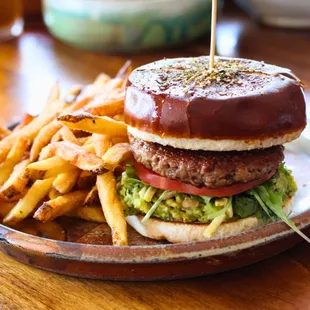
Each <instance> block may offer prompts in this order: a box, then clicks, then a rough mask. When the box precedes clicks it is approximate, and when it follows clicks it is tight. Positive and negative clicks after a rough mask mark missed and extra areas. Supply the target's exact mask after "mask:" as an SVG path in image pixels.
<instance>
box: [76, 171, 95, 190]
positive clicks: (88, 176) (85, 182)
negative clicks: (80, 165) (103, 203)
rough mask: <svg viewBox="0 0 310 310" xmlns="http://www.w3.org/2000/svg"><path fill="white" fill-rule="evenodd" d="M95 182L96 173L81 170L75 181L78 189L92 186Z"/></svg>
mask: <svg viewBox="0 0 310 310" xmlns="http://www.w3.org/2000/svg"><path fill="white" fill-rule="evenodd" d="M95 184H96V175H95V174H93V173H91V172H89V171H85V170H84V171H82V172H81V174H80V177H79V180H78V182H77V185H78V188H79V189H88V188H92V187H93V186H94V185H95Z"/></svg>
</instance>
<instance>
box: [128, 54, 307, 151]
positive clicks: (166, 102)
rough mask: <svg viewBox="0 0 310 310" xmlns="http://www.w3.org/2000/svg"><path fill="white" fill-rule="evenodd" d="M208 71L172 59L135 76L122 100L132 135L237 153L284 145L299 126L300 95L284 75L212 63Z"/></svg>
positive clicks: (251, 64)
mask: <svg viewBox="0 0 310 310" xmlns="http://www.w3.org/2000/svg"><path fill="white" fill-rule="evenodd" d="M208 66H209V57H197V58H177V59H163V60H160V61H156V62H153V63H150V64H148V65H145V66H142V67H140V68H137V69H136V70H134V71H133V72H132V74H131V75H130V77H129V80H128V87H127V94H126V100H125V121H126V123H127V124H128V125H129V128H131V129H132V133H133V134H134V135H138V136H139V135H140V138H143V139H145V140H149V141H154V142H158V143H162V144H170V145H172V146H175V147H181V148H191V149H207V150H213V149H215V150H217V149H219V148H220V149H222V150H230V149H236V150H239V149H240V150H241V149H251V148H256V147H266V145H265V144H267V146H272V145H274V144H282V143H284V142H288V141H290V140H292V139H295V138H296V137H297V136H298V135H299V134H300V132H301V131H302V130H303V128H304V127H305V125H306V116H305V99H304V93H303V90H302V86H301V82H300V80H299V79H298V78H297V77H296V76H295V75H294V74H293V73H292V72H291V71H290V70H288V69H285V68H281V67H277V66H273V65H268V64H265V63H263V62H258V61H254V60H247V59H238V58H219V57H217V58H216V62H215V68H214V69H213V70H212V71H209V70H208ZM180 139H181V141H180ZM189 139H190V140H193V141H192V142H191V143H190V142H189V141H188V140H189ZM177 140H179V141H177ZM195 141H196V142H197V143H196V142H195ZM214 142H218V143H214ZM239 142H240V143H239ZM265 142H266V143H265ZM173 144H178V145H173ZM257 144H259V146H257Z"/></svg>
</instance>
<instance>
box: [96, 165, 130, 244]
mask: <svg viewBox="0 0 310 310" xmlns="http://www.w3.org/2000/svg"><path fill="white" fill-rule="evenodd" d="M97 188H98V193H99V198H100V202H101V206H102V210H103V213H104V216H105V218H106V221H107V223H108V225H109V226H110V228H111V230H112V240H113V244H114V245H118V246H124V245H128V236H127V223H126V220H125V215H124V210H123V207H122V205H121V203H120V202H119V200H118V198H117V193H116V180H115V178H114V175H113V172H112V171H109V172H107V173H105V174H102V175H98V176H97Z"/></svg>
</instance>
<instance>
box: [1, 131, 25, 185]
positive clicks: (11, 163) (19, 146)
mask: <svg viewBox="0 0 310 310" xmlns="http://www.w3.org/2000/svg"><path fill="white" fill-rule="evenodd" d="M29 143H30V141H29V139H27V138H25V137H23V136H20V137H19V138H18V139H17V140H16V142H15V144H14V145H13V147H12V149H11V150H10V152H9V154H8V156H7V158H6V160H5V161H4V163H3V164H2V166H1V167H0V184H4V183H5V182H6V181H7V179H8V178H9V177H10V174H11V173H12V171H13V169H14V167H15V165H16V164H18V163H19V162H20V161H21V160H22V158H23V156H24V154H25V152H26V150H27V148H28V147H29Z"/></svg>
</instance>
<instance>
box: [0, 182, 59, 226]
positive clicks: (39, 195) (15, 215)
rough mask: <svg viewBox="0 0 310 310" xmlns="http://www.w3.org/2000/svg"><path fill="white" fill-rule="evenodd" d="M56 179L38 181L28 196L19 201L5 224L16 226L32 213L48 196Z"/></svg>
mask: <svg viewBox="0 0 310 310" xmlns="http://www.w3.org/2000/svg"><path fill="white" fill-rule="evenodd" d="M53 181H54V178H50V179H46V180H38V181H36V182H35V183H34V184H33V185H32V186H31V188H30V189H29V191H28V192H27V194H26V195H25V196H24V197H23V198H22V199H20V200H19V202H18V203H17V204H16V205H15V207H14V208H13V209H12V210H11V211H10V212H9V214H8V215H7V216H6V217H5V218H4V219H3V223H4V224H6V225H8V226H14V225H16V224H17V223H18V222H20V221H22V220H23V219H25V218H26V217H27V216H28V215H29V214H30V213H32V212H33V211H34V210H35V208H36V207H37V204H38V203H39V202H40V201H41V200H42V199H43V198H44V197H45V196H46V195H47V194H48V192H49V191H50V190H51V188H52V184H53Z"/></svg>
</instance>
